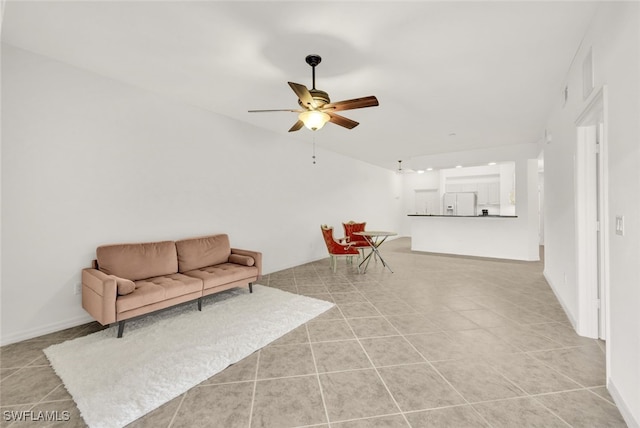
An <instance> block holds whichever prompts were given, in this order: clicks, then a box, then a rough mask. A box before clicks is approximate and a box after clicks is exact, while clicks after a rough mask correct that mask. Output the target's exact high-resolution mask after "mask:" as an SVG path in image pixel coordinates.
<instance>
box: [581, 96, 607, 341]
mask: <svg viewBox="0 0 640 428" xmlns="http://www.w3.org/2000/svg"><path fill="white" fill-rule="evenodd" d="M605 97H606V88H605V87H603V88H602V89H601V90H600V91H599V92H597V93H596V94H594V96H593V97H592V98H591V101H590V102H589V103H588V105H587V107H586V108H585V110H584V111H583V112H582V114H581V115H580V116H579V117H578V119H577V120H576V131H577V147H576V164H575V167H576V176H575V186H576V201H575V202H576V249H577V257H576V260H577V284H578V296H579V297H578V302H579V319H578V326H577V327H578V333H579V334H581V335H583V336H587V337H592V338H599V339H603V340H606V338H607V312H608V311H607V301H608V299H607V297H608V258H607V255H608V231H607V227H606V226H607V225H608V216H607V203H606V201H607V198H606V189H607V186H606V183H607V170H606V153H607V151H606V149H607V146H606V132H605V131H606V114H605V113H606V112H605Z"/></svg>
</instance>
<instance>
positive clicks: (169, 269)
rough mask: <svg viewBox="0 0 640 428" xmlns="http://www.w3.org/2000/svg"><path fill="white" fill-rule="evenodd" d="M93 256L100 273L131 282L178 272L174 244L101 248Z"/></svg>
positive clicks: (168, 242)
mask: <svg viewBox="0 0 640 428" xmlns="http://www.w3.org/2000/svg"><path fill="white" fill-rule="evenodd" d="M96 256H97V259H98V267H99V268H100V270H101V271H102V272H104V273H106V274H108V275H115V276H118V277H120V278H126V279H130V280H132V281H137V280H139V279H146V278H153V277H154V276H161V275H171V274H173V273H176V272H178V256H177V252H176V244H175V242H173V241H162V242H148V243H141V244H116V245H102V246H100V247H98V249H97V250H96Z"/></svg>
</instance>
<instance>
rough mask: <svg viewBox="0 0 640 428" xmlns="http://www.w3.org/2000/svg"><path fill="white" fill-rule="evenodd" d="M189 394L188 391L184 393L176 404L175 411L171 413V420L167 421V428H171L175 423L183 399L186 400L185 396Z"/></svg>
mask: <svg viewBox="0 0 640 428" xmlns="http://www.w3.org/2000/svg"><path fill="white" fill-rule="evenodd" d="M188 393H189V391H186V392H184V393H183V394H182V398H181V399H180V403H179V404H178V407H176V411H175V412H173V416H171V420H169V424H168V425H167V428H171V426H172V425H173V423H174V422H175V421H176V418H177V417H178V413H179V412H180V408H181V407H182V404H183V403H184V400H185V398H187V394H188Z"/></svg>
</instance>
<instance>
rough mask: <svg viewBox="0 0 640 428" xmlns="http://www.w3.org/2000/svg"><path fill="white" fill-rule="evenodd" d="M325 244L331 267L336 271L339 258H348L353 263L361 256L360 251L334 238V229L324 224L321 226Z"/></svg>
mask: <svg viewBox="0 0 640 428" xmlns="http://www.w3.org/2000/svg"><path fill="white" fill-rule="evenodd" d="M320 229H321V230H322V237H323V238H324V243H325V244H327V251H329V256H330V260H329V262H330V266H331V268H332V269H333V271H334V272H335V271H336V264H337V263H336V262H337V257H341V256H342V257H348V259H347V260H348V261H353V256H359V255H360V251H359V250H358V249H357V248H355V247H354V246H353V244H351V243H344V244H343V243H340V242H338V241H336V239H335V238H334V237H333V227H331V226H327V225H326V224H323V225H321V226H320ZM358 270H359V269H358Z"/></svg>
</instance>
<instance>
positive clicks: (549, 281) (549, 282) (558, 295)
mask: <svg viewBox="0 0 640 428" xmlns="http://www.w3.org/2000/svg"><path fill="white" fill-rule="evenodd" d="M542 275H543V276H544V279H545V280H546V281H547V283H548V284H549V286H550V287H551V291H553V294H554V295H555V296H556V299H557V300H558V302H559V303H560V306H562V309H563V310H564V313H565V315H566V316H567V318H569V322H570V323H571V326H572V327H573V329H574V330H576V331H577V330H578V324H577V322H576V319H575V318H574V317H573V314H572V313H571V312H570V311H569V310H568V309H567V305H566V304H565V302H564V300H562V297H560V294H558V292H557V291H556V290H557V289H556V287H555V286H554V285H553V281H551V279H550V278H549V276H547V272H546V271H543V272H542Z"/></svg>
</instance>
